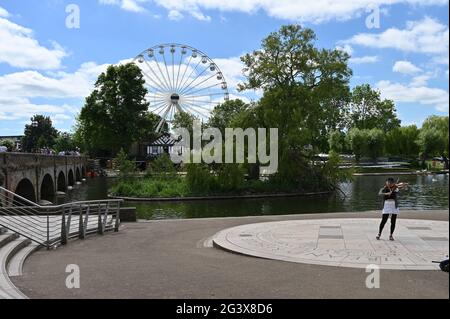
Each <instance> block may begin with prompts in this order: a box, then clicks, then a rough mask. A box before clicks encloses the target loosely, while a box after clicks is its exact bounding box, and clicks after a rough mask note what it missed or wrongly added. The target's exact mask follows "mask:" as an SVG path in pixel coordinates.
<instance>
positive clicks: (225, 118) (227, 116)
mask: <svg viewBox="0 0 450 319" xmlns="http://www.w3.org/2000/svg"><path fill="white" fill-rule="evenodd" d="M247 108H248V105H247V104H246V103H244V102H243V101H242V100H239V99H236V100H229V101H226V102H224V103H222V104H219V105H217V106H216V107H215V108H214V110H213V111H212V113H211V117H210V119H209V121H208V126H209V127H215V128H218V129H220V131H221V132H222V135H224V134H225V129H226V128H229V127H231V125H232V121H233V119H234V118H235V117H236V116H239V114H241V113H242V112H244V111H245V110H246V109H247Z"/></svg>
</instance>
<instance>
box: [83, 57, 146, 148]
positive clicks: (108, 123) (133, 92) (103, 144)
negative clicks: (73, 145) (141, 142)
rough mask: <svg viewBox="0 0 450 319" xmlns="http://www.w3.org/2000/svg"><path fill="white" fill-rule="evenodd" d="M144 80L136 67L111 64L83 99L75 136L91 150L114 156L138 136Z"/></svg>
mask: <svg viewBox="0 0 450 319" xmlns="http://www.w3.org/2000/svg"><path fill="white" fill-rule="evenodd" d="M144 83H145V80H144V78H143V75H142V72H141V70H140V69H139V67H138V66H136V65H135V64H132V63H129V64H124V65H117V66H114V65H111V66H109V67H108V69H107V71H106V72H105V73H102V74H101V75H100V76H99V78H98V80H97V82H96V83H95V89H94V91H93V92H92V93H91V95H89V96H88V97H87V98H86V102H85V105H84V107H83V108H82V110H81V113H80V115H79V117H78V125H77V129H78V130H79V132H78V135H79V136H80V138H81V139H82V140H83V141H84V144H85V146H86V147H87V148H88V149H89V150H90V151H91V152H93V153H99V152H102V151H103V152H105V153H110V155H115V154H117V152H118V151H119V150H120V149H124V150H128V149H129V147H130V146H131V144H132V143H133V142H135V141H136V140H138V139H139V138H140V135H141V133H142V128H143V127H144V126H145V125H146V124H147V123H148V122H147V120H148V119H147V111H148V106H149V103H148V102H147V101H146V99H145V96H146V94H147V93H148V91H147V89H146V88H145V87H144Z"/></svg>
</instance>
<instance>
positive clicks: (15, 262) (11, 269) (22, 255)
mask: <svg viewBox="0 0 450 319" xmlns="http://www.w3.org/2000/svg"><path fill="white" fill-rule="evenodd" d="M40 248H41V246H40V245H38V244H36V243H30V244H29V245H28V246H26V247H24V248H22V249H21V250H19V251H18V252H17V253H16V254H15V255H14V256H12V258H11V259H10V261H9V262H8V265H7V271H8V276H9V277H18V276H22V275H23V265H24V263H25V260H26V259H27V258H28V257H29V256H30V255H31V254H32V253H34V252H35V251H37V250H39V249H40Z"/></svg>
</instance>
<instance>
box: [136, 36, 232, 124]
mask: <svg viewBox="0 0 450 319" xmlns="http://www.w3.org/2000/svg"><path fill="white" fill-rule="evenodd" d="M134 63H135V64H137V65H138V66H139V67H140V69H141V70H142V73H143V74H144V77H145V81H146V86H147V89H148V91H149V93H148V95H147V97H146V98H147V101H148V102H149V103H150V107H149V108H150V111H151V112H152V113H154V114H156V115H158V116H160V117H161V120H160V122H159V124H158V126H157V127H156V128H155V130H156V132H160V131H161V130H162V128H163V126H164V124H165V123H168V124H170V123H171V122H172V121H173V119H174V116H175V114H177V113H178V112H187V113H190V114H192V115H195V116H196V117H198V118H200V119H201V120H206V119H207V118H209V115H210V112H211V111H212V109H213V108H214V107H215V106H216V105H218V104H220V103H223V102H224V101H227V100H229V92H228V85H227V82H226V81H225V77H224V75H223V73H222V71H221V70H220V68H219V67H218V66H217V64H215V63H214V61H213V60H211V59H210V58H209V57H208V56H207V55H206V54H205V53H203V52H202V51H200V50H198V49H195V48H193V47H191V46H188V45H182V44H174V43H171V44H160V45H157V46H154V47H152V48H149V49H147V50H145V51H144V52H142V53H141V54H139V55H138V56H137V57H136V58H135V59H134Z"/></svg>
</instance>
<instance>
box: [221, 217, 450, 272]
mask: <svg viewBox="0 0 450 319" xmlns="http://www.w3.org/2000/svg"><path fill="white" fill-rule="evenodd" d="M379 223H380V220H379V219H365V218H361V219H316V220H292V221H282V222H269V223H258V224H248V225H242V226H238V227H234V228H229V229H225V230H223V231H221V232H219V233H218V234H217V235H216V236H215V237H214V239H213V242H214V245H215V246H216V247H220V248H223V249H226V250H229V251H233V252H236V253H240V254H244V255H249V256H255V257H261V258H267V259H275V260H283V261H290V262H297V263H305V264H316V265H327V266H339V267H353V268H366V267H367V266H368V265H373V264H375V265H378V266H379V267H380V268H381V269H404V270H438V269H439V266H438V264H435V263H432V261H439V260H442V259H443V258H444V257H445V256H446V255H448V250H449V248H448V247H449V240H448V238H449V235H448V234H449V223H448V222H446V221H431V220H417V219H398V220H397V228H396V231H395V236H394V237H395V241H389V240H388V237H389V228H390V224H389V222H388V223H386V226H385V229H384V233H383V236H382V238H381V240H376V238H375V236H376V234H377V232H378V226H379Z"/></svg>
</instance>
